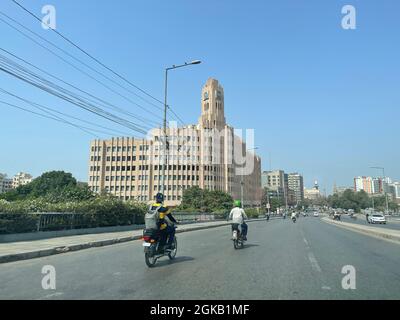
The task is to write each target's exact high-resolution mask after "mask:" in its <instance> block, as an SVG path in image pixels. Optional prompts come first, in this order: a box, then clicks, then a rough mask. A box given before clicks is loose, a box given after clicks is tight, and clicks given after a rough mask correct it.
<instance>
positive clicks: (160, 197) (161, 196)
mask: <svg viewBox="0 0 400 320" xmlns="http://www.w3.org/2000/svg"><path fill="white" fill-rule="evenodd" d="M156 201H157V202H158V203H162V202H163V201H164V195H163V194H162V193H160V192H159V193H157V194H156Z"/></svg>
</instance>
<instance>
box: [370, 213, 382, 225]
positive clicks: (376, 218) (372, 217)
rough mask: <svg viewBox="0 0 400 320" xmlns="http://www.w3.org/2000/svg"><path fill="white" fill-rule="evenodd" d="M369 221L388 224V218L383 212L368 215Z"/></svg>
mask: <svg viewBox="0 0 400 320" xmlns="http://www.w3.org/2000/svg"><path fill="white" fill-rule="evenodd" d="M368 223H372V224H374V223H379V224H381V223H383V224H386V218H385V216H384V215H383V214H378V213H374V214H372V215H370V216H368Z"/></svg>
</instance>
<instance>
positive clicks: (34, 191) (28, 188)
mask: <svg viewBox="0 0 400 320" xmlns="http://www.w3.org/2000/svg"><path fill="white" fill-rule="evenodd" d="M93 196H94V195H93V193H92V191H91V190H90V189H89V188H88V186H87V184H83V183H78V182H77V181H76V179H75V178H74V177H73V176H72V174H71V173H66V172H64V171H50V172H46V173H43V174H42V175H41V176H40V177H38V178H36V179H34V180H33V181H32V182H31V183H28V184H27V185H24V186H19V187H18V188H16V189H14V190H11V191H9V192H7V193H5V194H3V195H2V197H1V198H2V199H5V200H7V201H17V200H24V199H36V198H45V199H46V200H47V201H49V202H62V201H66V200H77V201H79V200H88V199H90V198H92V197H93Z"/></svg>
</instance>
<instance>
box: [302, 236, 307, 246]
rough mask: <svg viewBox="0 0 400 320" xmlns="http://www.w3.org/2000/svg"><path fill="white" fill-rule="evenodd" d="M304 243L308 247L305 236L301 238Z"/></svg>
mask: <svg viewBox="0 0 400 320" xmlns="http://www.w3.org/2000/svg"><path fill="white" fill-rule="evenodd" d="M303 241H304V243H305V244H306V246H307V247H308V241H307V239H306V238H303Z"/></svg>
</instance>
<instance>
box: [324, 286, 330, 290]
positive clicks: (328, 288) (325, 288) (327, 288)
mask: <svg viewBox="0 0 400 320" xmlns="http://www.w3.org/2000/svg"><path fill="white" fill-rule="evenodd" d="M322 290H331V287H328V286H323V287H322Z"/></svg>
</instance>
